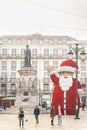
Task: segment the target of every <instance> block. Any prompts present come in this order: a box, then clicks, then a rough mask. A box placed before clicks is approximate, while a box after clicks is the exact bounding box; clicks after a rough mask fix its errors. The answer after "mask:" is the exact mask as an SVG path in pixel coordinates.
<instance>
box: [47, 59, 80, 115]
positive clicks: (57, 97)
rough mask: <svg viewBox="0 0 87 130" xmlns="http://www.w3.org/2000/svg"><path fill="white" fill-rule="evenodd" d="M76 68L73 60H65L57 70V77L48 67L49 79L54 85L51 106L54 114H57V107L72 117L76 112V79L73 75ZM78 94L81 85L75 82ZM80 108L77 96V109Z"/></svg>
mask: <svg viewBox="0 0 87 130" xmlns="http://www.w3.org/2000/svg"><path fill="white" fill-rule="evenodd" d="M76 68H78V66H77V64H76V62H75V61H73V60H65V61H63V62H62V63H61V65H60V67H59V68H58V74H59V76H57V75H56V73H54V71H52V70H53V68H52V67H51V68H50V67H49V68H48V71H49V72H50V78H51V80H52V82H53V83H54V89H53V92H52V104H53V106H54V108H55V113H56V114H58V105H60V106H61V107H62V109H63V112H64V114H68V115H74V114H75V111H76V79H75V78H73V73H74V72H75V71H76ZM77 86H78V92H79V91H81V90H82V87H81V84H80V82H79V81H77ZM79 107H80V97H79V95H78V109H79Z"/></svg>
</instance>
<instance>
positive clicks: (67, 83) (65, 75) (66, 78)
mask: <svg viewBox="0 0 87 130" xmlns="http://www.w3.org/2000/svg"><path fill="white" fill-rule="evenodd" d="M59 75H60V76H59V77H60V78H59V85H60V87H61V89H62V90H63V91H67V90H69V89H70V87H71V86H72V82H73V80H72V73H70V72H61V73H60V74H59Z"/></svg>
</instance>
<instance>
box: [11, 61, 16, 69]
mask: <svg viewBox="0 0 87 130" xmlns="http://www.w3.org/2000/svg"><path fill="white" fill-rule="evenodd" d="M11 70H16V61H12V62H11Z"/></svg>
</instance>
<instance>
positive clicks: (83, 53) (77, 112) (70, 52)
mask: <svg viewBox="0 0 87 130" xmlns="http://www.w3.org/2000/svg"><path fill="white" fill-rule="evenodd" d="M75 45H76V47H75V48H72V47H71V46H70V51H69V53H68V54H69V55H70V56H71V58H72V55H73V54H74V53H73V52H75V58H76V64H77V66H78V52H79V50H82V52H81V53H80V55H81V60H82V61H84V60H85V56H86V53H85V51H84V50H83V49H84V48H83V47H82V48H78V43H76V44H75ZM72 50H73V51H72ZM78 94H79V93H78V68H76V108H75V109H76V110H75V111H76V113H75V119H80V118H79V111H78Z"/></svg>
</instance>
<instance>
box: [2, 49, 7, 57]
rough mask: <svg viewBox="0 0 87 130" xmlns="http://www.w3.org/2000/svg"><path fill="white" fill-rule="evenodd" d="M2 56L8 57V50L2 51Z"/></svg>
mask: <svg viewBox="0 0 87 130" xmlns="http://www.w3.org/2000/svg"><path fill="white" fill-rule="evenodd" d="M2 56H3V57H6V56H7V48H3V49H2Z"/></svg>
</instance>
